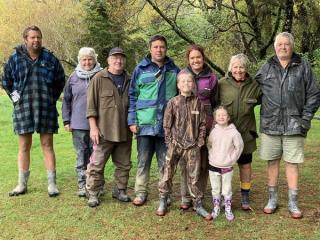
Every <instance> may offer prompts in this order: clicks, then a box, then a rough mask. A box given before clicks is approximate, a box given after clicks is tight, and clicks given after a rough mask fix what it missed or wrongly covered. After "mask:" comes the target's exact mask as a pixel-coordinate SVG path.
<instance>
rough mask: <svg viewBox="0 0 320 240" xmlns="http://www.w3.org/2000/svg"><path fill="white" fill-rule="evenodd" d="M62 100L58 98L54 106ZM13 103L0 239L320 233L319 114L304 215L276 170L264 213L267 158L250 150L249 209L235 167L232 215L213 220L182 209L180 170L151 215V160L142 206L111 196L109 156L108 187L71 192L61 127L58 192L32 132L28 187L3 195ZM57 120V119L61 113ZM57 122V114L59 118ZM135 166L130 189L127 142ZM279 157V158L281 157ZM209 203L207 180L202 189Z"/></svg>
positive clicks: (13, 145) (1, 170)
mask: <svg viewBox="0 0 320 240" xmlns="http://www.w3.org/2000/svg"><path fill="white" fill-rule="evenodd" d="M60 107H61V104H60V103H59V105H58V108H60ZM11 113H12V106H11V103H10V101H9V99H8V97H7V96H0V128H1V129H0V141H1V142H0V160H1V167H0V176H1V181H0V239H218V238H219V239H292V240H293V239H320V228H319V226H320V210H319V207H320V194H319V192H320V184H319V180H320V174H319V169H320V157H319V152H320V143H319V142H320V141H319V139H320V121H319V120H314V121H313V126H312V129H311V131H310V133H309V136H308V138H307V140H306V160H305V163H304V164H303V165H302V166H301V177H300V182H301V184H300V196H299V197H300V207H301V208H302V210H303V211H304V216H305V217H304V218H303V219H302V220H293V219H291V218H290V217H289V214H288V212H287V186H286V182H285V176H284V172H283V166H282V170H281V177H280V182H279V185H280V208H279V211H277V212H276V213H275V214H273V215H265V214H263V212H262V208H263V206H264V204H265V202H266V198H267V195H266V175H265V162H262V161H260V160H259V159H258V157H257V156H255V160H254V163H253V189H252V198H251V199H252V207H253V210H254V211H253V212H249V213H248V212H243V211H241V210H240V207H239V186H238V171H237V170H236V172H235V175H234V176H235V177H234V189H233V190H234V213H235V215H236V220H235V221H234V222H233V223H228V222H227V221H226V220H225V217H224V215H223V214H222V215H221V216H220V217H219V218H218V219H217V220H216V221H215V222H209V223H207V222H205V221H204V220H202V219H201V218H200V217H198V216H196V215H195V214H194V212H192V211H187V212H181V211H180V210H179V209H178V206H179V183H178V181H179V177H176V178H175V183H174V193H173V195H172V197H173V203H172V206H171V207H170V212H169V213H168V214H167V215H166V216H165V217H163V218H160V217H157V216H156V215H155V210H156V209H157V207H158V191H157V173H156V164H155V161H154V164H153V171H152V177H151V184H150V197H149V201H148V202H147V204H146V205H145V206H142V207H139V208H137V207H134V206H133V205H132V204H126V203H120V202H118V201H115V200H114V199H112V198H111V194H110V190H111V187H112V184H113V183H112V178H113V176H112V175H113V173H112V172H113V166H112V163H111V161H109V162H108V164H107V167H106V171H105V177H106V180H107V184H106V194H105V195H104V196H103V198H102V203H101V205H100V206H99V207H98V208H96V209H91V208H89V207H87V206H86V200H85V199H80V198H78V197H77V196H76V192H77V182H76V181H77V180H76V174H75V171H74V164H75V154H74V150H73V147H72V142H71V135H70V134H69V133H66V132H65V131H64V130H63V129H62V128H61V129H60V131H59V134H58V135H55V151H56V156H57V174H58V186H59V189H60V191H61V195H60V196H59V197H58V198H49V197H48V196H47V184H46V172H45V168H44V165H43V160H42V154H41V149H40V148H39V136H38V135H34V139H33V140H34V141H33V147H32V161H31V175H30V180H29V185H28V187H29V188H28V193H27V194H26V195H24V196H19V197H13V198H10V197H8V192H9V191H10V190H11V189H12V188H13V187H14V186H15V185H16V181H17V164H16V161H17V160H16V155H17V137H16V136H15V135H14V134H13V130H12V119H11ZM60 121H61V119H60ZM60 126H62V125H61V122H60ZM132 160H133V169H132V171H131V176H130V181H129V193H130V194H131V195H133V186H134V175H135V172H136V151H135V145H134V147H133V154H132ZM282 164H283V163H282ZM205 207H206V208H207V209H208V210H209V209H210V208H211V203H210V187H209V186H208V192H207V194H206V197H205Z"/></svg>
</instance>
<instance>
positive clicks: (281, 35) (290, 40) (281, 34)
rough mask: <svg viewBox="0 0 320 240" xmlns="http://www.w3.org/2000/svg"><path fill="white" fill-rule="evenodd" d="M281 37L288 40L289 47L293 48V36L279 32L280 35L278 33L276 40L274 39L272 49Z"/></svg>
mask: <svg viewBox="0 0 320 240" xmlns="http://www.w3.org/2000/svg"><path fill="white" fill-rule="evenodd" d="M282 37H285V38H287V39H289V42H290V44H291V46H292V47H294V38H293V35H292V34H291V33H289V32H281V33H279V34H278V35H277V36H276V38H275V39H274V47H276V45H277V42H278V41H279V39H280V38H282Z"/></svg>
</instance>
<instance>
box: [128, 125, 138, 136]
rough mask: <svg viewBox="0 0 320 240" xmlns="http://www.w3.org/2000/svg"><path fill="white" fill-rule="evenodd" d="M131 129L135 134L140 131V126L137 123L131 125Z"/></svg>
mask: <svg viewBox="0 0 320 240" xmlns="http://www.w3.org/2000/svg"><path fill="white" fill-rule="evenodd" d="M129 128H130V131H131V132H132V133H133V134H137V133H138V126H137V125H130V127H129Z"/></svg>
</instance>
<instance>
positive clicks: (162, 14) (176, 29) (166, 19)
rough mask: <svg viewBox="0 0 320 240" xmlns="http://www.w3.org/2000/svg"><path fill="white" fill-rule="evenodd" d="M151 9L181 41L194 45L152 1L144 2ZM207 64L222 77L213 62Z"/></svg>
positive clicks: (221, 71)
mask: <svg viewBox="0 0 320 240" xmlns="http://www.w3.org/2000/svg"><path fill="white" fill-rule="evenodd" d="M146 1H147V2H148V3H149V4H150V5H151V7H152V8H153V9H154V10H155V11H156V12H157V13H158V14H159V15H160V16H161V17H162V18H163V19H164V20H165V21H166V22H167V23H168V24H169V25H170V26H171V27H172V30H173V31H174V32H175V33H176V34H177V35H178V36H179V37H181V38H182V39H183V40H185V41H186V42H187V43H189V44H194V43H195V42H194V41H193V40H192V39H191V38H190V37H189V36H188V35H187V34H185V33H184V32H183V31H182V30H181V29H180V28H179V26H178V25H177V23H176V22H175V21H172V20H171V19H169V18H168V17H167V16H166V15H165V14H164V13H163V12H162V11H161V10H160V8H159V7H158V6H157V5H156V4H155V3H154V2H153V1H152V0H146ZM207 63H208V64H209V65H210V66H211V67H212V68H213V69H215V70H216V71H217V72H219V73H220V74H222V75H224V74H225V72H224V71H223V70H222V69H221V68H220V67H219V66H217V65H215V64H214V63H213V62H211V61H210V60H209V59H208V60H207Z"/></svg>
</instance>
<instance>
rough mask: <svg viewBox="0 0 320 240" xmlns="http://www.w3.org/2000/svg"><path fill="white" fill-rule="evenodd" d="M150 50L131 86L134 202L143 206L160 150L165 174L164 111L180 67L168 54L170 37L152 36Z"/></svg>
mask: <svg viewBox="0 0 320 240" xmlns="http://www.w3.org/2000/svg"><path fill="white" fill-rule="evenodd" d="M149 50H150V54H148V55H147V56H146V57H145V58H144V59H143V60H142V61H141V62H140V63H139V64H138V65H137V66H136V68H135V69H134V72H133V74H132V80H131V84H130V88H129V111H128V125H129V126H130V130H131V131H132V132H133V133H134V134H136V135H137V145H138V146H137V147H138V166H137V175H136V182H135V193H136V198H135V199H134V200H133V204H134V205H136V206H141V205H143V204H144V203H145V201H146V200H147V197H148V191H147V187H148V182H149V176H150V167H151V160H152V157H153V154H154V153H156V156H157V161H158V171H159V176H160V178H161V176H162V174H163V164H164V161H165V154H166V145H165V142H164V130H163V114H164V110H165V107H166V105H167V102H168V101H169V100H170V99H171V98H172V97H174V96H175V95H176V94H177V87H176V76H177V73H178V72H179V68H178V67H177V66H176V65H175V64H174V62H173V60H172V59H170V58H169V57H167V56H166V53H167V40H166V39H165V37H163V36H161V35H155V36H153V37H151V39H150V41H149Z"/></svg>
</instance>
